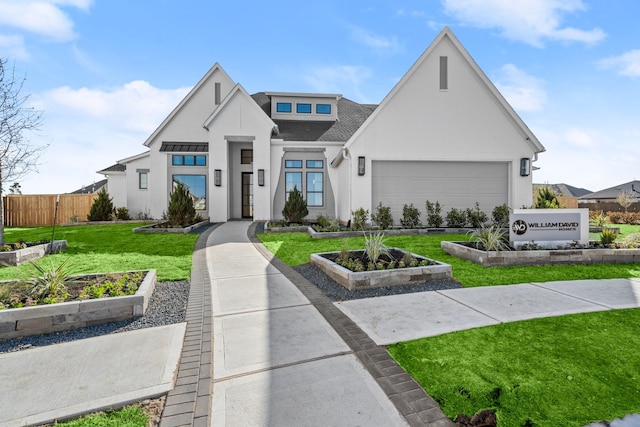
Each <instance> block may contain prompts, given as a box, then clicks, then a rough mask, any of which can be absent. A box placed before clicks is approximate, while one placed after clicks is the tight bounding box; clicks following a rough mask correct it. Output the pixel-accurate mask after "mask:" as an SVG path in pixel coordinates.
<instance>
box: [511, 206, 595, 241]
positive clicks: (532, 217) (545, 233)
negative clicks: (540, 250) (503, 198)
mask: <svg viewBox="0 0 640 427" xmlns="http://www.w3.org/2000/svg"><path fill="white" fill-rule="evenodd" d="M509 241H510V242H511V245H512V246H514V247H518V246H521V245H523V244H525V243H531V242H535V243H536V244H537V245H538V246H543V247H557V246H561V245H565V244H567V243H571V242H574V241H577V242H578V243H580V244H583V245H588V244H589V209H514V210H513V211H512V212H511V214H510V215H509Z"/></svg>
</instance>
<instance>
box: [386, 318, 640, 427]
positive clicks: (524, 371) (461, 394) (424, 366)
mask: <svg viewBox="0 0 640 427" xmlns="http://www.w3.org/2000/svg"><path fill="white" fill-rule="evenodd" d="M638 324H640V310H638V309H634V310H619V311H607V312H599V313H585V314H577V315H571V316H564V317H557V318H546V319H536V320H530V321H523V322H516V323H507V324H501V325H497V326H491V327H485V328H479V329H473V330H468V331H462V332H456V333H452V334H447V335H441V336H438V337H433V338H424V339H419V340H415V341H410V342H405V343H399V344H394V345H391V346H389V352H390V353H391V355H392V356H393V357H394V358H395V359H396V360H397V361H398V363H399V364H400V365H401V366H402V367H403V368H404V369H405V370H407V372H408V373H409V374H410V375H411V376H412V377H413V378H414V379H416V380H417V381H418V382H419V383H420V384H421V385H422V386H423V387H424V389H425V390H426V392H427V393H428V394H429V395H430V396H432V397H433V398H434V399H436V400H437V401H438V403H439V404H440V406H441V408H442V410H443V411H444V412H445V413H446V414H447V416H449V417H450V418H455V416H456V415H458V414H459V413H466V414H467V415H473V414H474V413H476V412H477V411H479V410H482V409H485V408H491V409H494V410H495V411H496V413H497V417H498V425H500V426H508V427H512V426H536V427H545V426H548V427H556V426H563V427H571V426H575V427H579V426H584V425H587V424H589V423H591V422H593V421H597V420H613V419H614V418H616V417H623V416H624V415H626V414H628V413H638V412H640V388H639V387H638V382H639V381H640V355H639V354H638V351H637V349H638V348H639V346H640V334H638V330H637V329H638Z"/></svg>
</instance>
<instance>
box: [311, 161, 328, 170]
mask: <svg viewBox="0 0 640 427" xmlns="http://www.w3.org/2000/svg"><path fill="white" fill-rule="evenodd" d="M323 164H324V162H323V161H322V160H307V168H308V169H322V167H323Z"/></svg>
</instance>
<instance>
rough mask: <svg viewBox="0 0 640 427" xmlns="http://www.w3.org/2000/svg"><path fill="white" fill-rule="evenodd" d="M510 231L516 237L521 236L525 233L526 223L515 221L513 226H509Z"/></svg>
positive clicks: (519, 220)
mask: <svg viewBox="0 0 640 427" xmlns="http://www.w3.org/2000/svg"><path fill="white" fill-rule="evenodd" d="M511 229H512V230H513V232H514V233H516V234H517V235H518V236H521V235H523V234H524V233H526V232H527V223H526V222H525V221H523V220H521V219H517V220H515V221H513V224H511Z"/></svg>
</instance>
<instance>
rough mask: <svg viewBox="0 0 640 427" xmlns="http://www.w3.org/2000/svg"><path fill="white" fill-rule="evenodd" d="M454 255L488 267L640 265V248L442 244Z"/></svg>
mask: <svg viewBox="0 0 640 427" xmlns="http://www.w3.org/2000/svg"><path fill="white" fill-rule="evenodd" d="M440 247H441V248H442V249H443V250H444V251H445V252H447V253H448V254H450V255H453V256H456V257H458V258H461V259H465V260H467V261H471V262H474V263H476V264H480V265H483V266H485V267H496V266H519V265H549V264H551V265H553V264H629V263H638V262H640V249H611V248H605V247H601V248H597V247H594V248H567V249H533V250H526V249H523V250H508V251H485V250H482V249H478V248H477V247H476V244H475V242H447V241H442V242H440Z"/></svg>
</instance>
